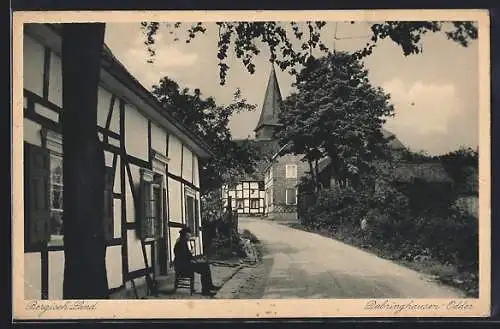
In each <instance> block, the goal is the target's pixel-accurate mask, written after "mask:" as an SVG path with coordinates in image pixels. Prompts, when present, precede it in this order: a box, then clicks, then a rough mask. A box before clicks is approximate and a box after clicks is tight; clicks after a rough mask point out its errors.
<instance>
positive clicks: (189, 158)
mask: <svg viewBox="0 0 500 329" xmlns="http://www.w3.org/2000/svg"><path fill="white" fill-rule="evenodd" d="M182 156H183V161H182V178H184V179H185V180H187V181H188V182H191V183H192V182H193V153H192V152H191V150H190V149H188V148H187V147H185V146H184V151H183V155H182Z"/></svg>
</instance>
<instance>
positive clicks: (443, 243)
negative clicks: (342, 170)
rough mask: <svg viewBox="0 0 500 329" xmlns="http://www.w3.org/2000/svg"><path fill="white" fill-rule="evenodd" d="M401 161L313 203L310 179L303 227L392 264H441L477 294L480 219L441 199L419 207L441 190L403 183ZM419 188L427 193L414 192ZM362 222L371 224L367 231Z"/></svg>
mask: <svg viewBox="0 0 500 329" xmlns="http://www.w3.org/2000/svg"><path fill="white" fill-rule="evenodd" d="M457 153H458V154H461V155H462V154H463V150H459V151H456V152H451V153H450V154H453V155H456V154H457ZM466 154H468V153H466ZM471 156H472V155H471ZM472 157H473V156H472ZM397 161H400V160H399V159H396V160H394V161H383V162H377V165H376V166H375V174H371V175H367V176H368V177H363V180H365V179H367V180H368V181H370V183H368V184H360V185H358V186H356V188H353V187H352V186H348V187H346V188H343V189H338V188H330V189H322V190H320V191H319V192H318V194H317V196H316V197H312V198H311V197H308V196H310V193H307V191H308V189H309V191H310V184H308V182H307V181H305V180H304V181H303V182H302V184H301V188H299V191H303V193H299V200H298V203H299V209H298V212H299V219H300V221H301V224H302V225H304V226H305V227H308V228H311V229H314V230H317V231H327V232H331V234H333V236H335V237H337V238H341V239H343V240H345V241H347V242H352V243H356V244H359V245H361V246H363V247H368V248H370V249H372V250H377V251H380V252H381V253H382V254H384V255H385V256H386V257H389V258H392V259H397V260H401V261H405V262H406V261H408V262H422V261H429V262H431V261H432V262H435V263H436V262H437V263H439V264H442V265H443V266H444V267H446V268H448V269H449V268H452V269H453V271H452V272H457V273H459V274H457V273H455V276H456V277H460V278H461V279H460V280H465V281H467V283H466V286H469V287H468V288H467V289H468V290H470V291H471V292H473V293H475V292H477V273H478V258H479V238H478V229H479V226H478V222H477V219H476V218H474V217H472V216H471V215H469V214H467V213H465V212H462V211H460V210H457V209H455V208H454V207H453V206H452V201H453V200H448V202H441V200H439V198H438V197H433V199H435V200H430V199H428V202H426V204H422V203H421V202H418V201H419V200H420V199H421V197H422V195H427V194H429V195H432V193H433V192H435V190H436V186H433V185H428V186H426V185H415V186H413V187H411V185H412V183H408V184H407V186H402V185H400V184H397V183H396V182H395V181H394V179H392V178H391V177H392V176H391V172H392V171H393V168H394V166H395V165H397V163H398V162H397ZM470 161H472V160H470ZM373 183H375V188H373V187H374V184H373ZM408 185H410V186H408ZM415 188H418V189H420V192H421V193H420V194H418V193H417V194H415V193H411V191H412V190H414V189H415ZM443 194H445V193H443ZM448 196H451V197H452V195H451V194H450V195H448ZM444 199H446V198H444ZM415 205H418V207H415ZM362 220H364V221H365V223H366V225H367V226H365V227H364V229H363V225H362V224H361V222H362ZM448 272H450V271H448ZM442 279H443V280H444V278H442ZM448 279H449V278H448Z"/></svg>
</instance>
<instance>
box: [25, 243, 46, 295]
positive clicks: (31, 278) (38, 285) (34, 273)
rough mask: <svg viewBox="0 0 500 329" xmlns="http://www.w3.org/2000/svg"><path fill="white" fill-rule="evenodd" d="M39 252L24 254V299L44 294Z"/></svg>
mask: <svg viewBox="0 0 500 329" xmlns="http://www.w3.org/2000/svg"><path fill="white" fill-rule="evenodd" d="M40 258H41V256H40V253H39V252H31V253H25V254H24V299H40V298H41V296H42V281H41V280H42V263H41V259H40Z"/></svg>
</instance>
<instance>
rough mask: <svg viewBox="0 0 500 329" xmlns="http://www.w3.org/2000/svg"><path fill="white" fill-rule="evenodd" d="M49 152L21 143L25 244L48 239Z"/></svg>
mask: <svg viewBox="0 0 500 329" xmlns="http://www.w3.org/2000/svg"><path fill="white" fill-rule="evenodd" d="M49 184H50V153H49V150H47V149H44V148H41V147H39V146H35V145H32V144H28V143H24V232H25V237H24V238H25V239H24V240H25V247H27V248H29V247H30V246H32V245H33V244H36V243H40V242H48V241H49V240H50V232H51V231H50V195H49V191H50V185H49Z"/></svg>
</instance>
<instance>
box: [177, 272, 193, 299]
mask: <svg viewBox="0 0 500 329" xmlns="http://www.w3.org/2000/svg"><path fill="white" fill-rule="evenodd" d="M174 269H175V279H174V291H177V288H189V292H190V293H191V295H192V294H193V292H194V272H193V271H188V270H180V269H177V268H175V267H174Z"/></svg>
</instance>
